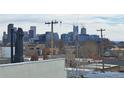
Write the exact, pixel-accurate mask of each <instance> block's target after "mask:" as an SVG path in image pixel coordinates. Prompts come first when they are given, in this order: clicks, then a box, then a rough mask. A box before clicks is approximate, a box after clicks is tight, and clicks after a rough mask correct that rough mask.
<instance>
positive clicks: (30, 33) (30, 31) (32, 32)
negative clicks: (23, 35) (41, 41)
mask: <svg viewBox="0 0 124 93" xmlns="http://www.w3.org/2000/svg"><path fill="white" fill-rule="evenodd" d="M31 38H34V31H33V30H29V39H31Z"/></svg>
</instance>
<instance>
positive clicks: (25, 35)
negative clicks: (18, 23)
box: [23, 31, 29, 42]
mask: <svg viewBox="0 0 124 93" xmlns="http://www.w3.org/2000/svg"><path fill="white" fill-rule="evenodd" d="M23 41H24V42H28V41H29V34H28V32H27V31H24V37H23Z"/></svg>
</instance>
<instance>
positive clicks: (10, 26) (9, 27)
mask: <svg viewBox="0 0 124 93" xmlns="http://www.w3.org/2000/svg"><path fill="white" fill-rule="evenodd" d="M13 28H14V24H9V25H8V28H7V31H8V36H7V41H8V43H10V41H11V29H13Z"/></svg>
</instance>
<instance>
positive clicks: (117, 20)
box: [0, 14, 124, 41]
mask: <svg viewBox="0 0 124 93" xmlns="http://www.w3.org/2000/svg"><path fill="white" fill-rule="evenodd" d="M51 20H58V21H62V22H63V23H62V24H57V25H55V26H54V32H58V33H59V34H62V33H68V32H69V31H72V26H73V25H74V24H75V25H79V27H82V26H85V27H86V28H87V33H88V34H98V35H99V34H100V33H99V32H97V31H96V29H100V28H104V29H106V32H105V33H104V36H105V37H107V38H109V39H110V40H115V41H117V40H120V41H124V36H123V35H124V15H105V14H104V15H101V14H100V15H96V14H95V15H91V14H88V15H87V14H86V15H84V14H83V15H81V14H60V15H57V14H26V15H25V14H12V15H11V14H0V39H1V37H2V32H3V31H7V25H8V24H9V23H13V24H15V26H16V27H22V28H23V29H24V31H28V30H29V28H30V26H32V25H33V26H37V33H38V34H42V33H45V32H46V31H50V26H49V25H45V24H44V23H45V22H47V21H51Z"/></svg>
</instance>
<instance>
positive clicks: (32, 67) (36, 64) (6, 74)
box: [0, 58, 66, 78]
mask: <svg viewBox="0 0 124 93" xmlns="http://www.w3.org/2000/svg"><path fill="white" fill-rule="evenodd" d="M64 66H65V64H64V58H58V59H49V60H43V61H30V62H22V63H13V64H2V65H0V77H1V78H65V77H66V71H65V68H64Z"/></svg>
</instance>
